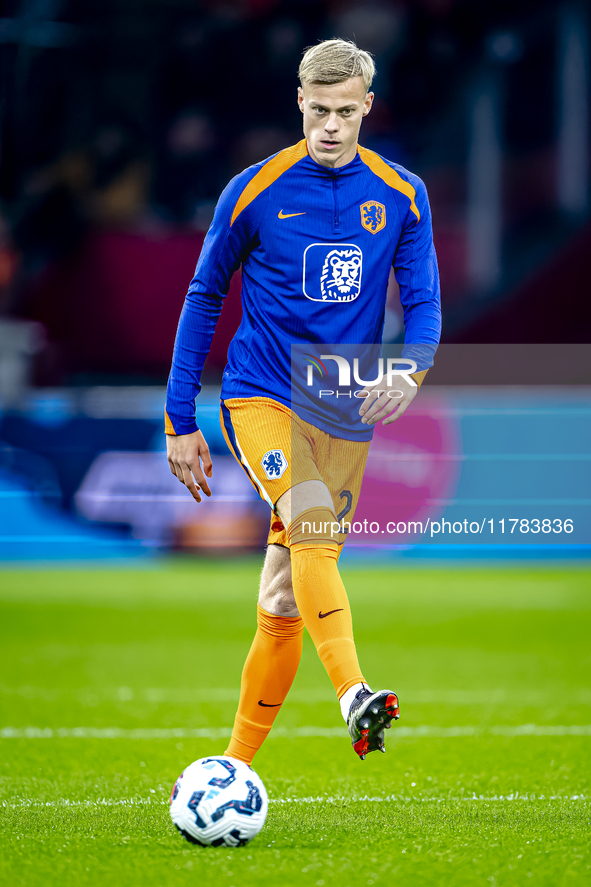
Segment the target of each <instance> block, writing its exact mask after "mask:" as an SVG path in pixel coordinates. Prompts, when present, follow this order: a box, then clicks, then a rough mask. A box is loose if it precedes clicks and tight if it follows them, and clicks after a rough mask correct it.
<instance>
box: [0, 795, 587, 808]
mask: <svg viewBox="0 0 591 887" xmlns="http://www.w3.org/2000/svg"><path fill="white" fill-rule="evenodd" d="M587 800H589V799H588V798H587V796H586V795H582V794H581V795H544V794H539V795H538V794H534V793H529V792H524V793H521V792H511V793H510V794H507V795H477V794H476V793H475V792H472V794H470V795H468V794H466V795H456V796H455V797H451V796H446V797H439V798H434V797H424V796H422V795H408V794H406V795H378V796H377V797H372V796H370V795H351V796H349V797H346V796H337V795H318V796H317V797H312V796H311V797H305V798H269V804H338V805H339V806H347V805H348V804H359V803H364V802H365V803H367V802H369V803H371V804H386V803H392V802H396V803H411V802H415V801H420V802H422V803H425V802H426V803H435V804H441V803H444V802H445V801H450V802H452V803H456V802H460V801H487V802H490V801H587ZM168 806H169V800H168V798H85V799H82V800H71V799H70V798H56V799H54V800H53V801H40V800H39V799H37V798H10V799H8V800H3V801H0V808H4V809H5V810H7V809H9V810H19V809H28V808H42V807H49V808H51V807H54V808H55V807H58V808H61V809H63V808H72V809H80V808H83V809H92V808H93V807H97V808H98V807H168Z"/></svg>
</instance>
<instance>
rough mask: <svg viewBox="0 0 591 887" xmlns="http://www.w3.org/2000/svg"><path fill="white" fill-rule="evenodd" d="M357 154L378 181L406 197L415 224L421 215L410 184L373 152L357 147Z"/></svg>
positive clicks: (415, 193)
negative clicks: (378, 178) (381, 180)
mask: <svg viewBox="0 0 591 887" xmlns="http://www.w3.org/2000/svg"><path fill="white" fill-rule="evenodd" d="M358 151H359V154H360V155H361V159H362V160H363V162H364V163H365V164H366V166H369V168H370V169H371V171H372V172H373V173H375V174H376V176H379V177H380V179H383V181H384V182H385V183H386V184H387V185H390V187H391V188H396V190H397V191H401V192H402V194H406V196H407V197H408V198H409V200H410V208H411V210H412V211H413V213H414V214H415V216H416V217H417V222H418V221H420V219H421V214H420V212H419V210H418V208H417V205H416V203H415V197H416V195H417V192H416V191H415V189H414V188H413V186H412V185H411V184H410V182H405V181H404V179H403V178H402V176H399V175H398V173H397V172H396V170H395V169H392V167H391V166H388V164H387V163H386V162H385V161H384V160H382V158H381V157H380V156H379V155H378V154H375V153H374V152H373V151H370V150H369V149H368V148H362V147H361V146H359V148H358Z"/></svg>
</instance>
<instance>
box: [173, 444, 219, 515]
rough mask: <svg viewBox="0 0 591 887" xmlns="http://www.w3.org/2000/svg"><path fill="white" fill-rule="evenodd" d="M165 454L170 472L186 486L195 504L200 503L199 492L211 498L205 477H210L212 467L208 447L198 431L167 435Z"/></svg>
mask: <svg viewBox="0 0 591 887" xmlns="http://www.w3.org/2000/svg"><path fill="white" fill-rule="evenodd" d="M166 454H167V456H168V464H169V465H170V470H171V471H172V473H173V474H174V475H175V476H176V477H178V479H179V480H180V482H181V483H182V484H184V485H185V486H186V488H187V489H188V491H189V492H190V494H191V496H192V497H193V499H195V501H196V502H201V494H200V490H202V491H203V492H204V493H205V495H206V496H211V490H210V489H209V486H208V483H207V481H206V479H205V477H206V476H207V477H211V475H212V471H213V465H212V462H211V456H210V455H209V447H208V446H207V442H206V440H205V438H204V437H203V435H202V434H201V432H200V431H193V432H192V434H167V435H166ZM202 465H203V469H202V468H201V466H202Z"/></svg>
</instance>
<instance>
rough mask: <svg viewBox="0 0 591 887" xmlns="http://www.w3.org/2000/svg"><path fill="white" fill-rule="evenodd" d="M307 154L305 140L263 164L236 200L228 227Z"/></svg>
mask: <svg viewBox="0 0 591 887" xmlns="http://www.w3.org/2000/svg"><path fill="white" fill-rule="evenodd" d="M307 153H308V149H307V147H306V140H305V139H302V140H301V142H298V143H297V145H292V146H291V148H285V149H284V150H283V151H280V152H279V154H276V155H275V157H273V159H272V160H269V162H268V163H265V165H264V166H263V168H262V169H261V170H259V172H258V173H257V174H256V176H254V178H252V179H251V180H250V182H249V183H248V185H247V186H246V188H245V189H244V191H243V192H242V194H241V195H240V197H239V198H238V202H237V203H236V206H235V207H234V212H233V213H232V218H231V220H230V227H231V226H232V225H233V224H234V222H235V221H236V219H237V218H238V216H239V215H240V213H241V212H242V210H243V209H246V207H247V206H248V204H249V203H252V201H253V200H254V199H255V198H256V197H258V196H259V194H261V193H262V192H263V191H264V190H265V189H266V188H268V187H269V185H272V184H273V182H275V181H276V180H277V179H278V178H279V176H281V175H283V173H284V172H285V171H286V170H288V169H289V168H290V166H293V165H294V163H297V162H298V160H301V159H302V157H305V156H306V154H307Z"/></svg>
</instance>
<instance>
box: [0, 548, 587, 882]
mask: <svg viewBox="0 0 591 887" xmlns="http://www.w3.org/2000/svg"><path fill="white" fill-rule="evenodd" d="M258 570H259V562H258V561H257V560H245V561H240V562H228V561H226V562H218V561H216V562H211V561H210V562H202V561H186V560H180V561H166V562H162V563H161V564H160V565H159V566H156V567H152V568H147V569H137V568H134V569H118V570H115V569H107V568H103V569H96V570H78V569H47V570H3V571H2V572H0V661H1V666H0V712H1V714H0V729H1V732H0V749H1V756H0V818H1V821H2V826H1V836H2V837H1V843H2V848H1V851H0V883H2V884H6V885H43V887H53V885H60V887H68V885H103V884H105V885H106V884H109V885H117V887H125V885H136V884H137V885H142V887H157V885H158V887H160V885H161V887H176V885H185V884H186V885H194V884H204V885H205V884H207V885H208V884H212V885H218V884H219V885H224V887H226V885H227V887H242V885H255V884H256V885H260V887H266V885H292V884H297V885H316V887H325V885H326V887H329V885H339V887H357V885H366V884H367V885H386V884H388V885H390V884H397V885H412V887H421V885H436V887H440V885H480V884H482V885H485V887H488V885H499V887H500V885H520V887H521V885H524V884H525V885H548V887H556V885H571V884H577V885H578V884H580V885H583V884H585V885H587V884H589V883H591V854H590V851H589V835H590V831H591V829H590V818H591V817H590V813H591V810H590V784H589V783H590V774H591V689H590V687H591V683H590V677H591V675H590V672H591V643H590V638H591V582H590V576H591V573H590V571H589V570H588V569H585V568H584V567H578V568H572V569H561V568H560V567H551V568H542V567H539V568H538V567H535V568H532V567H531V566H524V567H519V568H505V567H497V568H493V569H489V570H488V571H487V570H485V569H484V568H478V569H474V568H471V567H466V568H461V569H460V568H455V567H453V566H450V567H444V568H434V567H432V568H429V569H418V568H400V567H398V566H391V567H388V568H375V569H370V570H363V569H361V568H360V567H355V568H354V567H348V568H346V569H344V570H343V575H344V578H345V582H346V584H347V587H348V589H349V592H350V597H351V604H352V608H353V615H354V624H355V628H356V639H357V643H358V648H359V654H360V661H361V663H362V667H363V669H364V671H365V674H366V677H367V679H368V681H369V682H370V683H371V684H372V685H373V686H375V687H376V688H380V687H381V686H382V685H386V686H390V685H391V686H392V688H393V689H395V690H396V691H397V692H398V693H399V696H400V703H401V720H400V721H399V723H398V725H395V726H394V727H393V729H392V730H391V731H390V733H389V734H387V754H386V755H377V754H372V755H370V756H369V757H368V758H367V760H366V761H365V763H361V762H360V761H359V760H357V758H356V756H355V755H354V754H353V752H352V750H351V747H350V744H349V740H348V737H347V734H346V731H345V729H344V725H343V723H342V720H341V717H340V712H339V709H338V706H337V705H336V703H335V701H334V699H333V696H332V688H331V687H330V684H329V682H328V678H327V677H326V675H325V674H324V672H323V670H322V668H321V666H320V664H319V662H318V660H317V657H316V653H315V651H314V648H313V646H312V645H311V643H310V642H309V639H308V638H307V639H306V643H305V648H304V656H303V660H302V665H301V669H300V672H299V674H298V676H297V678H296V682H295V684H294V687H293V689H292V691H291V694H290V696H289V697H288V699H287V702H286V704H285V706H284V708H283V710H282V711H281V713H280V715H279V717H278V719H277V722H276V727H275V728H274V730H273V732H272V734H271V737H270V738H269V739H268V740H267V742H266V744H265V746H264V747H263V749H262V750H261V751H260V753H259V754H258V756H257V758H256V759H255V762H254V764H255V768H256V769H257V771H258V773H259V774H260V776H261V777H262V778H263V780H264V781H265V784H266V786H267V789H268V792H269V796H270V799H271V803H270V806H269V815H268V818H267V822H266V825H265V827H264V829H263V831H262V832H261V834H260V835H259V836H258V838H257V839H256V840H255V841H254V842H253V843H252V844H250V845H248V846H247V847H244V848H239V849H236V850H232V849H228V848H223V849H222V848H206V849H201V848H199V847H194V846H190V845H189V844H187V843H186V842H184V841H183V840H182V838H181V837H180V836H179V835H178V834H177V833H176V831H175V830H174V828H173V826H172V823H171V822H170V818H169V813H168V797H169V794H170V789H171V786H172V783H173V781H174V779H175V778H176V776H177V775H178V774H179V772H180V771H181V770H182V769H183V767H184V766H186V765H187V764H188V763H190V762H191V761H193V760H195V759H196V758H199V757H203V756H204V755H209V754H219V753H221V752H223V750H224V748H225V742H226V739H225V736H226V735H227V733H228V730H229V728H230V727H231V724H232V719H233V715H234V709H235V704H236V700H237V688H238V685H239V677H240V670H241V667H242V663H243V661H244V657H245V655H246V653H247V650H248V647H249V644H250V641H251V639H252V635H253V632H254V621H255V606H254V604H255V600H256V585H257V577H258ZM29 728H30V729H29ZM77 728H81V729H77Z"/></svg>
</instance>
